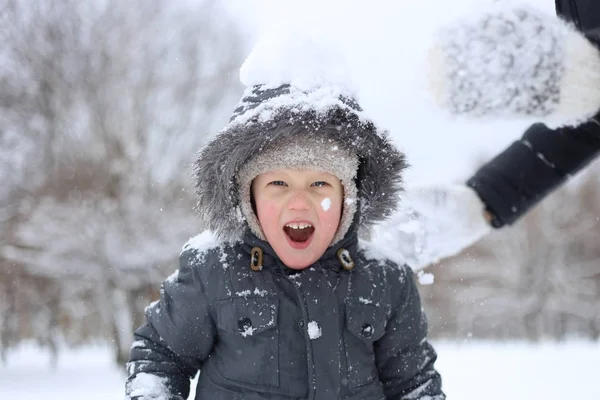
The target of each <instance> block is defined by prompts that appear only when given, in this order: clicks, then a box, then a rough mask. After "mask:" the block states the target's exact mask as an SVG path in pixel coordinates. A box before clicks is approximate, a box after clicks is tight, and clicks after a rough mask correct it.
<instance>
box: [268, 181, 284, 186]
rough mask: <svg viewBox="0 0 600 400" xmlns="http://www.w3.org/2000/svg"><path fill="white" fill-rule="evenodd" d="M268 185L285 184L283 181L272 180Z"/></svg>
mask: <svg viewBox="0 0 600 400" xmlns="http://www.w3.org/2000/svg"><path fill="white" fill-rule="evenodd" d="M270 185H274V186H287V185H286V183H285V182H284V181H273V182H271V183H270Z"/></svg>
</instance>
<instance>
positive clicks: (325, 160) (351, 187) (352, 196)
mask: <svg viewBox="0 0 600 400" xmlns="http://www.w3.org/2000/svg"><path fill="white" fill-rule="evenodd" d="M287 129H290V128H287ZM284 168H292V169H309V170H316V171H324V172H329V173H331V174H332V175H335V176H337V177H338V178H339V179H340V180H341V181H342V185H343V186H344V203H343V204H344V205H343V211H342V216H341V220H340V225H339V227H338V230H337V232H336V234H335V236H334V238H333V241H332V242H331V245H333V244H335V243H337V242H338V241H340V240H341V239H343V237H344V235H345V234H346V232H348V229H349V228H350V224H351V223H352V218H353V217H354V212H355V211H356V194H357V190H356V184H355V182H354V180H355V179H356V173H357V171H358V157H357V156H356V154H353V153H352V151H350V150H349V149H346V148H345V147H344V146H343V145H342V144H341V143H339V142H337V141H334V140H331V139H325V138H323V137H319V136H317V135H310V136H308V135H302V136H300V135H294V134H293V133H292V134H290V135H286V136H284V137H283V138H281V139H280V140H278V141H277V142H274V143H271V144H270V146H269V147H268V148H265V149H263V150H261V151H260V152H259V153H257V154H256V155H255V156H254V157H252V158H250V160H248V162H246V164H244V166H243V167H242V169H241V170H240V172H239V174H238V176H237V186H238V188H239V193H238V194H239V196H240V205H241V210H242V214H243V215H244V218H245V219H246V221H247V222H248V225H249V226H250V229H251V230H252V232H253V233H254V234H255V235H256V236H257V237H258V238H260V239H262V240H265V236H264V234H263V232H262V230H261V228H260V224H259V222H258V219H257V217H256V214H255V212H254V210H253V208H252V203H251V200H250V198H251V193H250V192H251V189H250V187H251V184H252V180H254V178H256V177H257V176H258V175H260V174H262V173H265V172H268V171H274V170H278V169H284Z"/></svg>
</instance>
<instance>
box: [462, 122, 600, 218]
mask: <svg viewBox="0 0 600 400" xmlns="http://www.w3.org/2000/svg"><path fill="white" fill-rule="evenodd" d="M596 118H597V117H595V118H594V119H592V120H591V121H589V122H586V123H585V124H582V125H579V126H577V127H564V128H559V129H556V130H552V129H550V128H548V127H547V126H545V125H543V124H535V125H532V126H531V127H530V128H529V129H528V130H527V131H526V132H525V134H524V135H523V137H522V138H521V139H520V140H518V141H516V142H514V143H513V144H512V145H511V146H510V147H508V148H507V149H506V150H505V151H503V152H502V153H500V154H499V155H498V156H496V157H495V158H494V159H493V160H491V161H490V162H488V163H487V164H485V165H484V166H483V167H481V168H480V169H479V170H478V171H477V172H476V173H475V175H474V176H473V177H471V178H470V179H469V180H468V181H467V185H468V186H470V187H471V188H473V189H474V190H475V191H476V192H477V194H478V195H479V197H480V198H481V200H483V202H484V203H485V205H486V209H487V211H488V212H489V213H490V214H491V216H492V226H494V227H495V228H500V227H502V226H503V225H506V224H512V223H513V222H515V221H517V220H518V219H519V218H520V217H521V216H522V215H523V214H525V213H526V212H527V211H528V210H529V209H530V208H531V207H533V206H534V205H536V204H537V203H538V202H539V201H540V200H542V199H543V198H544V197H546V196H547V195H548V194H549V193H550V192H552V191H553V190H554V189H555V188H557V187H558V186H560V185H561V184H562V183H564V182H565V181H566V180H567V179H568V178H570V177H571V176H573V175H574V174H575V173H577V172H578V171H579V170H581V169H582V168H583V167H585V166H586V165H587V164H588V163H589V162H590V161H592V160H593V159H594V158H595V157H596V156H597V155H598V153H599V151H600V123H599V122H598V121H597V120H596Z"/></svg>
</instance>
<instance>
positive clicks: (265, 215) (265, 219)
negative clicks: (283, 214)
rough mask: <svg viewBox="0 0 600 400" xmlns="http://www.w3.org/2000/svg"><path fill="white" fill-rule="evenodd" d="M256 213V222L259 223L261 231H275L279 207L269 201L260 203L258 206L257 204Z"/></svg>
mask: <svg viewBox="0 0 600 400" xmlns="http://www.w3.org/2000/svg"><path fill="white" fill-rule="evenodd" d="M257 211H258V222H259V223H260V226H261V228H262V229H263V231H265V233H266V231H271V230H273V229H275V230H276V229H277V225H278V221H277V218H278V217H279V206H278V205H277V204H276V203H274V202H270V201H262V202H261V203H260V204H257Z"/></svg>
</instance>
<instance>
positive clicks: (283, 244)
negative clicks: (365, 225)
mask: <svg viewBox="0 0 600 400" xmlns="http://www.w3.org/2000/svg"><path fill="white" fill-rule="evenodd" d="M252 195H253V197H254V202H255V204H256V213H257V217H258V222H259V223H260V226H261V228H262V230H263V233H264V234H265V237H266V239H267V241H268V242H269V244H270V245H271V246H272V247H273V250H275V252H276V253H277V255H278V256H279V258H280V259H281V261H283V263H284V264H285V265H287V266H288V267H290V268H293V269H303V268H306V267H308V266H309V265H311V264H313V263H314V262H315V261H317V260H318V259H319V258H320V257H321V256H322V255H323V253H324V252H325V250H327V248H328V247H329V245H330V244H331V242H332V240H333V237H334V236H335V233H336V231H337V229H338V225H339V223H340V216H341V213H342V201H343V197H344V190H343V186H342V183H341V182H340V180H339V179H338V178H337V177H336V176H335V175H332V174H329V173H327V172H318V171H311V170H294V169H281V170H276V171H271V172H267V173H264V174H260V175H259V176H257V177H256V179H254V181H253V182H252Z"/></svg>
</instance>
